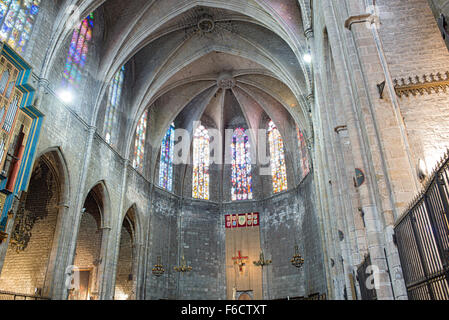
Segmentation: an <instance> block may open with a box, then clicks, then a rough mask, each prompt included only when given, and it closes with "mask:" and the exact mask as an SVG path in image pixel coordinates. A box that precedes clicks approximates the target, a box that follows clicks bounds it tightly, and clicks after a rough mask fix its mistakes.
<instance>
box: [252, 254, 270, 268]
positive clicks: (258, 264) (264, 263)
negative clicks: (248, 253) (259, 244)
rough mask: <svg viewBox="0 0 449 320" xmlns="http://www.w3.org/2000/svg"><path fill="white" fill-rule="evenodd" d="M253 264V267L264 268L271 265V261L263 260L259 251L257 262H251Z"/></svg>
mask: <svg viewBox="0 0 449 320" xmlns="http://www.w3.org/2000/svg"><path fill="white" fill-rule="evenodd" d="M253 263H254V265H255V266H256V267H262V268H263V267H265V266H269V265H270V264H271V263H272V261H271V260H265V257H264V255H263V252H262V251H261V252H260V255H259V260H258V261H253Z"/></svg>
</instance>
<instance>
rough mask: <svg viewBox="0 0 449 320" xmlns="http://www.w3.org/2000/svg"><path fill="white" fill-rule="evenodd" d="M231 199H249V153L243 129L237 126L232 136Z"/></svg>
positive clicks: (250, 184)
mask: <svg viewBox="0 0 449 320" xmlns="http://www.w3.org/2000/svg"><path fill="white" fill-rule="evenodd" d="M231 151H232V177H231V182H232V188H231V193H232V194H231V195H232V200H251V199H252V198H253V192H252V183H251V154H250V144H249V139H248V135H247V134H246V133H245V129H243V128H237V129H235V131H234V134H233V136H232V144H231Z"/></svg>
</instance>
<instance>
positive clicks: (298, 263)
mask: <svg viewBox="0 0 449 320" xmlns="http://www.w3.org/2000/svg"><path fill="white" fill-rule="evenodd" d="M290 261H291V263H292V265H293V266H295V267H296V268H301V267H302V265H303V264H304V259H303V257H301V255H300V254H299V248H298V246H297V245H295V254H294V255H293V258H292V259H291V260H290Z"/></svg>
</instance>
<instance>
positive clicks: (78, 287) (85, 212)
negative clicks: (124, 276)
mask: <svg viewBox="0 0 449 320" xmlns="http://www.w3.org/2000/svg"><path fill="white" fill-rule="evenodd" d="M108 212H109V194H108V191H107V188H106V185H105V183H104V181H100V182H98V183H96V184H95V185H94V187H92V188H91V189H90V190H89V192H88V193H87V195H86V197H85V200H84V205H83V209H82V216H81V219H80V225H79V231H78V237H77V240H76V250H75V257H74V262H73V265H74V273H75V277H74V278H75V279H76V281H77V282H76V283H75V285H74V289H72V291H71V292H70V293H69V300H97V299H99V298H100V294H101V292H100V291H101V285H102V283H101V280H102V278H103V273H104V265H105V251H106V247H107V239H108V232H105V230H108V229H109V227H108V223H109V220H110V219H109V218H108V217H109V214H107V213H108Z"/></svg>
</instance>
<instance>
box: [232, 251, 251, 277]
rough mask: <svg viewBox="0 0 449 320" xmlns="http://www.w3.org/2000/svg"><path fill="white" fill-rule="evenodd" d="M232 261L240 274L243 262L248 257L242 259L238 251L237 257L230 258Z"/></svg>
mask: <svg viewBox="0 0 449 320" xmlns="http://www.w3.org/2000/svg"><path fill="white" fill-rule="evenodd" d="M232 260H234V264H237V265H238V266H239V270H240V272H242V271H243V266H244V265H245V262H246V261H247V260H248V257H242V253H241V252H240V250H239V255H238V256H237V257H232Z"/></svg>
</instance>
